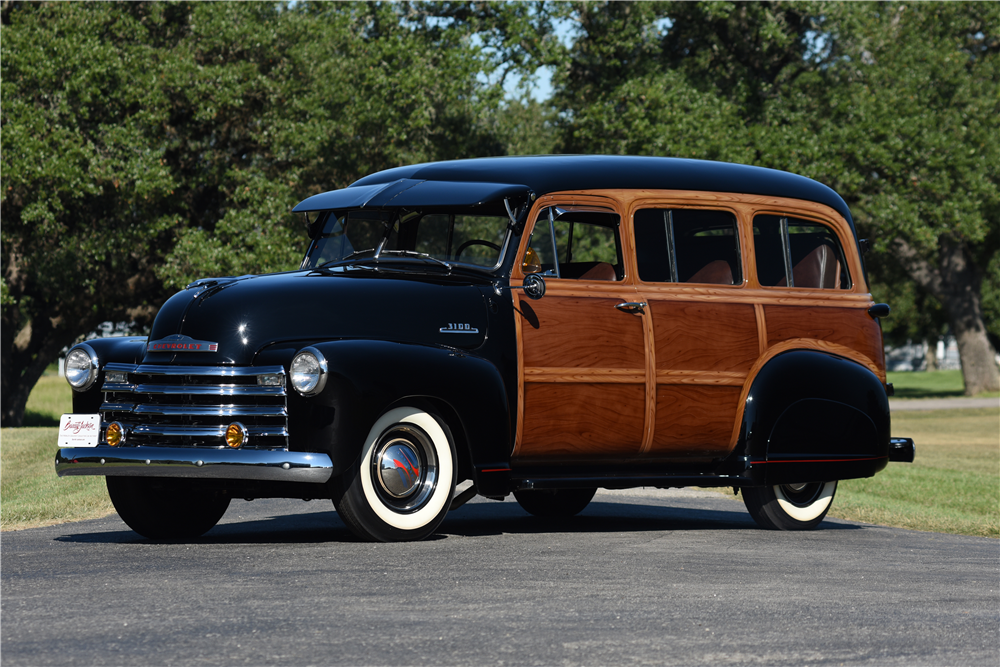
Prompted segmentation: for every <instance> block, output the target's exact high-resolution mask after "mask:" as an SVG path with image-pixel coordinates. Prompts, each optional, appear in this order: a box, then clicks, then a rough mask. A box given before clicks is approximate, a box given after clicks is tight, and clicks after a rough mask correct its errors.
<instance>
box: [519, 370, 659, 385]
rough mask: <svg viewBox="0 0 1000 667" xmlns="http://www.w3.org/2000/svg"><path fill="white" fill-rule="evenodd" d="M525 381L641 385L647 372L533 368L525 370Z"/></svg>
mask: <svg viewBox="0 0 1000 667" xmlns="http://www.w3.org/2000/svg"><path fill="white" fill-rule="evenodd" d="M524 381H525V382H583V383H607V384H641V383H643V382H645V381H646V371H645V369H642V368H636V369H631V368H586V369H581V368H572V367H567V368H559V367H551V366H550V367H533V368H525V369H524Z"/></svg>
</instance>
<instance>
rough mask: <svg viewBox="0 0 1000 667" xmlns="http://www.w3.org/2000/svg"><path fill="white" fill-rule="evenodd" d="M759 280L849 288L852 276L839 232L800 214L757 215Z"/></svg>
mask: <svg viewBox="0 0 1000 667" xmlns="http://www.w3.org/2000/svg"><path fill="white" fill-rule="evenodd" d="M753 243H754V256H755V257H756V260H757V280H758V281H759V282H760V284H761V285H762V286H764V287H808V288H813V289H850V287H851V278H850V275H849V274H848V272H847V265H846V263H845V261H844V252H843V249H842V248H841V246H840V242H839V241H838V240H837V236H836V235H835V234H834V233H833V231H832V230H830V229H829V228H827V227H825V226H823V225H820V224H817V223H815V222H811V221H808V220H802V219H799V218H792V217H789V216H780V215H758V216H756V217H754V219H753Z"/></svg>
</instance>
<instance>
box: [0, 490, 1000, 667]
mask: <svg viewBox="0 0 1000 667" xmlns="http://www.w3.org/2000/svg"><path fill="white" fill-rule="evenodd" d="M835 502H836V501H835ZM0 539H2V544H0V553H2V563H0V564H2V608H0V612H2V626H0V632H2V636H0V661H2V664H3V665H4V666H5V667H6V666H8V665H9V666H11V667H12V666H14V665H130V666H131V665H243V664H250V665H310V664H315V665H329V664H350V665H479V664H486V665H488V664H495V665H536V664H542V665H636V664H653V665H702V664H712V665H728V664H737V665H755V664H767V665H868V664H873V665H989V666H991V667H996V665H997V664H1000V541H997V540H990V539H986V538H972V537H957V536H950V535H940V534H934V533H921V532H914V531H907V530H901V529H895V528H884V527H877V526H870V525H865V524H858V523H850V522H845V521H838V520H830V521H826V522H824V523H823V524H822V526H821V529H820V530H817V531H812V532H806V533H778V532H769V531H763V530H758V529H757V528H755V527H754V525H753V523H752V522H751V520H750V518H749V516H748V515H747V513H746V512H745V511H744V509H743V505H742V503H739V502H734V501H733V500H731V499H729V498H725V497H722V496H719V495H717V494H708V493H705V492H684V491H675V492H655V491H650V492H646V493H643V492H641V491H640V492H638V493H636V492H632V493H623V492H618V493H611V492H602V493H600V494H599V495H598V496H597V498H595V500H594V502H593V503H592V504H591V505H590V507H588V508H587V510H585V512H584V513H583V514H582V515H581V516H580V517H577V518H576V519H575V520H571V521H560V522H557V523H547V522H544V521H542V520H539V519H535V518H533V517H529V516H527V515H526V514H524V513H523V512H522V511H521V510H520V508H519V507H518V506H517V505H516V504H515V503H513V502H504V503H498V502H492V501H486V500H481V501H475V502H473V503H470V504H468V505H466V506H465V507H463V508H460V509H459V510H456V511H455V512H453V513H452V514H451V515H449V517H448V519H447V520H446V521H445V523H444V524H443V526H442V529H441V531H440V533H439V534H438V535H437V536H435V538H434V539H431V540H428V541H425V542H420V543H410V544H365V543H359V542H355V541H354V540H353V539H352V537H351V535H350V534H349V533H348V531H347V530H346V529H345V528H344V526H343V524H342V523H341V522H340V521H339V520H338V519H337V516H336V514H335V513H334V512H333V511H332V507H331V506H330V505H328V504H327V503H320V502H311V503H303V502H302V501H283V500H273V501H272V500H268V501H261V500H258V501H254V502H246V501H236V502H234V503H233V505H232V507H231V508H230V510H229V512H228V513H227V515H226V517H225V518H224V519H223V523H221V524H220V525H219V526H217V527H216V528H214V529H213V530H212V531H211V532H210V533H209V534H208V535H207V536H206V537H205V538H203V539H202V540H200V541H197V542H190V543H173V544H155V543H151V542H149V541H147V540H144V539H142V538H140V537H139V536H138V535H136V534H135V533H133V532H132V531H130V530H129V529H128V528H127V527H126V526H125V524H123V523H122V522H121V521H120V520H119V519H118V518H117V516H112V517H109V518H106V519H99V520H95V521H85V522H81V523H74V524H64V525H60V526H53V527H49V528H37V529H32V530H25V531H19V532H13V533H9V532H8V533H4V534H3V535H2V538H0Z"/></svg>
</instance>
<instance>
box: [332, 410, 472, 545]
mask: <svg viewBox="0 0 1000 667" xmlns="http://www.w3.org/2000/svg"><path fill="white" fill-rule="evenodd" d="M456 472H457V470H456V466H455V447H454V445H453V444H452V442H451V439H450V438H449V437H448V435H447V434H446V433H445V429H444V428H443V427H442V425H441V424H440V423H439V422H438V421H437V419H435V418H434V417H433V416H431V415H429V414H428V413H426V412H424V411H422V410H419V409H417V408H412V407H402V408H395V409H393V410H390V411H388V412H386V413H385V414H384V415H382V416H381V417H380V418H379V419H378V420H377V421H376V422H375V425H374V426H372V429H371V431H370V432H369V433H368V437H367V438H366V439H365V445H364V448H363V449H362V452H361V457H360V458H359V460H358V463H357V464H356V465H355V466H354V467H353V468H352V469H351V470H349V471H347V472H346V473H345V474H344V475H343V477H342V478H341V479H340V482H339V484H338V488H337V491H336V494H335V498H334V505H335V506H336V508H337V514H339V515H340V518H341V520H343V522H344V523H345V524H347V527H348V528H350V529H351V531H352V532H353V533H354V534H355V535H357V536H358V537H360V538H361V539H363V540H369V541H379V542H402V541H407V540H421V539H423V538H425V537H427V536H428V535H430V534H431V533H433V532H434V530H435V529H437V527H438V526H439V525H440V524H441V522H442V521H443V520H444V517H445V515H446V514H447V513H448V509H449V508H450V506H451V498H452V496H453V495H454V493H455V484H456Z"/></svg>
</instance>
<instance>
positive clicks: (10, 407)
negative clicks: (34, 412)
mask: <svg viewBox="0 0 1000 667" xmlns="http://www.w3.org/2000/svg"><path fill="white" fill-rule="evenodd" d="M74 315H75V316H76V317H75V318H74V317H69V318H64V317H57V316H51V313H46V314H45V315H40V316H36V317H35V318H34V319H33V320H31V321H28V322H26V323H24V322H20V321H19V319H20V310H19V309H17V308H16V307H15V308H10V309H8V310H5V311H4V317H3V322H2V335H0V345H2V346H3V347H2V349H0V366H2V372H0V426H4V427H8V426H22V425H23V424H24V408H25V406H26V405H27V403H28V396H29V395H30V394H31V390H32V389H33V388H34V387H35V384H36V383H37V382H38V378H40V377H42V373H44V372H45V369H46V368H47V367H48V365H49V364H51V363H52V362H53V361H55V360H56V359H58V358H59V353H60V352H61V351H62V349H63V348H64V347H66V346H67V345H71V344H72V343H73V341H74V340H76V338H77V337H78V336H79V335H80V333H81V332H86V331H90V330H91V329H93V328H94V327H96V326H97V325H98V324H100V322H101V318H99V317H97V316H94V315H91V316H89V317H87V318H83V317H80V315H79V313H74ZM69 321H74V322H75V323H74V325H73V326H71V327H70V326H67V325H66V324H67V322H69ZM18 325H20V326H18Z"/></svg>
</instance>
